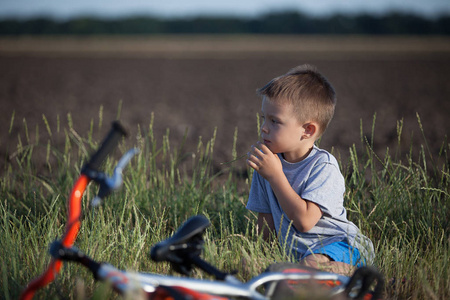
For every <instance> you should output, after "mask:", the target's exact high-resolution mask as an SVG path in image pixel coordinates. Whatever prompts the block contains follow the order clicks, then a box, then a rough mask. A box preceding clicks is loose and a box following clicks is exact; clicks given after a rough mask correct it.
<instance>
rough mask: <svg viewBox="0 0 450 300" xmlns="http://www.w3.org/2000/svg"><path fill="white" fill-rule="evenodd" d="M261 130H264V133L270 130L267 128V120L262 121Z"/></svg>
mask: <svg viewBox="0 0 450 300" xmlns="http://www.w3.org/2000/svg"><path fill="white" fill-rule="evenodd" d="M261 132H264V133H268V132H269V131H268V129H267V126H266V122H263V123H262V125H261Z"/></svg>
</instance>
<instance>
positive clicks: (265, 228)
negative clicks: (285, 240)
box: [257, 213, 275, 241]
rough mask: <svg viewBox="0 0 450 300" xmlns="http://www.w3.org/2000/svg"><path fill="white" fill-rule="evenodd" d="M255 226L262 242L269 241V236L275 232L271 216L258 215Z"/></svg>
mask: <svg viewBox="0 0 450 300" xmlns="http://www.w3.org/2000/svg"><path fill="white" fill-rule="evenodd" d="M257 225H258V229H257V230H258V235H259V234H262V238H263V240H265V241H270V240H271V239H270V238H271V235H272V234H274V232H275V224H274V223H273V217H272V214H267V213H258V220H257Z"/></svg>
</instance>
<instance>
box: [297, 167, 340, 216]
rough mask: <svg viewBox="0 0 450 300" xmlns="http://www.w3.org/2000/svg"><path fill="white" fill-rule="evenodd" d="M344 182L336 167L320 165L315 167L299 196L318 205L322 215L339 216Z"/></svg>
mask: <svg viewBox="0 0 450 300" xmlns="http://www.w3.org/2000/svg"><path fill="white" fill-rule="evenodd" d="M344 192H345V181H344V177H343V176H342V174H341V172H340V171H339V169H338V168H337V166H336V165H334V164H330V163H320V164H318V165H317V166H315V168H314V170H313V171H312V172H311V174H310V177H309V178H308V180H307V182H306V185H305V189H304V190H303V192H302V194H301V195H300V196H301V197H302V198H303V199H305V200H308V201H311V202H314V203H316V204H317V205H319V207H320V209H321V210H322V212H323V213H324V214H328V215H330V216H339V215H341V214H342V213H343V209H344V207H343V204H344Z"/></svg>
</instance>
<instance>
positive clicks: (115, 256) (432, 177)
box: [0, 36, 450, 299]
mask: <svg viewBox="0 0 450 300" xmlns="http://www.w3.org/2000/svg"><path fill="white" fill-rule="evenodd" d="M449 62H450V39H449V38H444V37H423V38H417V37H392V36H391V37H375V36H372V37H361V36H346V37H337V36H332V37H331V36H330V37H327V36H258V37H257V36H170V37H166V36H160V37H158V36H152V37H126V38H124V37H116V38H111V37H83V38H81V37H80V38H76V37H72V38H64V37H53V38H52V37H46V38H31V37H21V38H1V39H0V70H1V72H0V101H1V102H0V104H1V107H2V118H0V126H1V127H0V128H1V130H0V155H1V160H0V164H1V165H0V172H1V173H2V176H1V181H0V183H1V202H0V214H1V215H2V217H1V218H0V220H1V221H2V222H3V223H2V225H1V226H0V236H2V237H4V238H2V239H0V252H1V253H11V255H9V256H7V257H5V258H4V260H3V261H1V276H0V298H2V297H4V298H5V299H10V298H12V299H15V298H17V296H18V293H19V292H20V291H21V290H22V289H23V287H24V286H25V284H26V283H27V282H28V281H29V279H30V278H33V277H34V276H37V274H39V273H40V272H41V271H42V269H43V268H44V267H45V265H46V262H47V261H48V259H49V257H48V254H47V251H46V249H47V247H48V244H49V241H51V240H53V239H54V238H55V237H56V236H60V234H61V230H62V229H63V227H62V224H63V223H64V220H65V214H64V212H65V211H66V210H65V208H64V201H62V198H65V197H66V196H65V195H67V191H68V190H69V189H70V187H71V184H72V182H73V180H74V176H76V175H77V174H78V172H79V167H80V165H81V158H85V157H86V155H87V152H88V151H89V150H90V149H93V148H94V147H95V143H96V141H98V140H100V138H102V137H103V136H104V134H105V133H106V131H107V130H108V129H109V123H110V122H111V121H113V120H114V119H116V118H117V117H118V116H119V119H120V120H121V121H122V122H123V123H125V124H127V125H128V128H129V130H130V132H131V138H130V139H129V143H130V144H132V145H136V144H137V145H140V146H142V149H143V152H142V153H141V154H140V155H139V156H138V158H137V159H136V160H135V161H134V162H133V167H132V168H128V169H127V171H126V172H127V174H126V179H125V188H124V189H123V190H122V191H121V192H120V193H118V194H116V195H115V196H112V197H111V199H108V203H107V205H104V206H102V207H101V209H100V210H99V211H98V212H96V213H95V214H90V213H86V215H85V219H84V225H83V228H87V230H88V231H89V234H85V233H86V232H84V233H82V234H80V237H79V239H78V240H77V245H78V246H79V247H80V249H86V250H89V252H90V254H91V255H92V256H93V257H95V258H96V259H98V260H102V261H108V262H110V263H112V264H113V265H116V266H118V267H121V268H130V269H134V270H145V271H150V272H151V271H153V272H157V273H162V274H166V273H168V272H169V270H168V269H167V266H160V265H156V264H154V263H153V262H151V261H150V259H149V258H148V255H147V252H148V249H149V248H150V247H151V245H152V244H154V243H155V242H156V241H160V240H162V239H164V238H165V237H167V236H168V235H170V234H171V233H172V231H173V229H174V228H176V226H177V225H179V223H180V222H181V221H182V220H184V219H186V218H187V217H188V216H191V215H193V214H195V213H205V214H206V215H208V216H209V217H210V218H211V219H212V223H213V225H214V228H213V229H212V230H211V231H210V235H208V237H207V240H206V243H205V245H207V246H206V249H205V250H206V251H205V254H204V255H205V257H206V259H207V260H208V261H211V262H212V263H213V264H215V265H217V266H218V267H219V268H224V269H226V270H235V269H237V270H239V271H240V272H239V276H242V277H243V278H244V279H248V277H250V276H254V275H256V274H259V273H260V272H262V271H263V270H264V268H265V267H266V266H267V265H268V264H269V263H272V262H273V261H282V260H285V259H286V257H284V256H283V254H282V253H280V248H279V247H278V246H277V244H276V243H271V244H265V243H264V244H262V241H261V239H260V238H258V237H257V235H256V232H255V230H254V227H253V226H252V224H253V221H254V220H255V216H254V215H252V214H251V213H249V212H248V211H247V210H246V209H245V206H244V205H245V202H246V199H247V196H248V185H247V184H248V182H245V181H243V180H241V179H242V176H244V177H246V176H247V174H248V173H247V169H246V168H245V164H244V161H243V160H240V161H238V162H236V163H235V164H226V165H223V164H221V162H224V161H229V160H231V159H233V157H235V156H236V155H241V154H244V153H246V152H247V151H248V149H249V147H250V146H251V145H252V144H253V143H254V142H255V141H256V140H257V138H258V134H257V118H256V114H257V113H258V112H259V110H260V99H258V97H257V96H256V94H255V90H256V89H257V88H258V87H261V86H263V85H264V84H265V83H266V82H267V81H268V80H270V79H272V78H273V77H275V76H278V75H280V74H283V73H285V72H286V71H287V70H289V69H290V68H291V67H294V66H296V65H298V64H303V63H310V64H314V65H316V66H317V67H318V68H319V70H320V71H321V72H323V73H324V74H325V76H326V77H328V79H329V80H330V81H331V82H332V83H333V85H334V86H335V88H336V90H337V93H338V106H337V110H336V114H335V118H334V120H333V121H332V123H331V126H330V128H329V129H328V131H327V132H326V134H325V136H324V137H323V139H322V141H321V142H320V146H321V147H323V148H325V149H328V150H332V151H334V153H335V154H336V156H338V159H339V158H340V159H339V161H340V162H341V163H342V167H343V173H344V175H345V177H346V186H347V192H346V195H345V197H346V198H345V199H346V203H345V205H346V207H347V208H348V213H349V219H350V220H352V221H353V222H355V223H356V224H357V225H358V226H359V227H360V228H361V230H362V231H363V232H364V233H365V234H367V235H368V236H369V237H370V238H371V239H372V240H373V241H374V244H375V247H376V251H377V258H376V262H375V265H376V266H377V267H378V268H379V269H380V270H381V271H382V272H383V274H384V275H385V276H386V279H387V280H389V281H388V286H387V288H386V291H385V292H386V296H387V297H386V299H428V298H430V299H448V298H449V295H450V280H449V278H450V276H448V275H449V271H448V270H450V267H449V265H448V264H449V262H450V260H449V257H450V248H449V242H450V240H449V239H448V232H449V230H448V228H449V220H450V215H449V213H450V210H449V208H448V206H449V203H450V202H449V188H448V183H449V180H448V176H449V172H448V163H449V161H448V150H449V149H448V148H449V145H450V144H449V143H448V140H447V135H448V129H449V128H450V126H449V125H450V124H449V123H450V121H449V118H448V111H449V109H450V104H449V101H448V95H449V94H450V93H449V92H450V84H449V83H448V78H449V75H450V64H449ZM375 115H376V117H374V116H375ZM152 116H153V117H152ZM374 120H375V122H374ZM400 120H403V121H402V122H401V121H400ZM361 124H362V126H361ZM373 124H375V125H374V126H373ZM215 128H217V129H215ZM236 128H237V132H238V136H237V139H235V138H234V137H235V132H236ZM399 128H401V129H402V130H399ZM167 130H169V132H170V134H169V140H170V147H169V143H168V139H167ZM186 130H187V133H186ZM361 133H362V136H363V137H366V138H367V141H366V140H365V139H364V138H361ZM399 134H400V135H401V138H400V137H399ZM142 135H144V137H143V138H142ZM164 136H165V137H164ZM200 136H202V141H203V145H201V143H199V137H200ZM184 139H185V144H184V148H180V147H181V145H182V144H183V142H182V141H183V140H184ZM235 141H236V149H235V151H233V149H234V142H235ZM208 142H211V143H212V142H214V151H212V150H211V147H210V146H212V145H211V144H209V145H208ZM353 145H355V146H354V147H353ZM442 145H444V147H442V149H443V150H442V151H441V146H442ZM177 146H180V147H177ZM350 148H351V151H349V150H350ZM205 149H206V150H205ZM121 150H123V148H122V149H121ZM374 151H375V152H374ZM212 152H213V155H211V153H212ZM374 153H375V154H376V155H374ZM191 154H192V155H191ZM194 154H195V155H194ZM411 156H412V158H411ZM80 157H81V158H80ZM191 157H192V158H191ZM211 159H212V161H211ZM437 160H443V161H437ZM112 162H113V160H110V161H109V162H108V163H107V165H106V170H111V168H112V166H111V165H112ZM180 162H182V163H180ZM183 162H186V164H184V163H183ZM211 165H212V167H211ZM189 167H191V169H189ZM219 170H223V172H219V173H217V172H218V171H219ZM229 170H231V171H233V172H234V174H233V173H230V172H228V171H229ZM378 171H379V172H378ZM185 175H187V176H186V177H185ZM222 183H223V184H222ZM236 183H244V184H243V185H240V186H238V185H236ZM245 183H247V184H245ZM238 187H239V188H238ZM93 189H95V187H92V188H90V190H89V191H88V192H87V194H88V195H87V197H86V198H87V199H90V197H89V196H91V195H92V194H93V193H94V190H93ZM103 209H104V210H103ZM124 216H127V217H125V218H124ZM155 220H158V221H157V222H155ZM30 229H31V230H30ZM18 247H19V249H20V250H21V251H18V250H17V249H18ZM262 247H264V248H262ZM265 247H268V248H265ZM102 249H108V251H103V250H102ZM144 249H145V250H144ZM124 251H126V252H124ZM124 253H125V255H124ZM242 257H244V258H245V259H247V260H248V261H249V262H250V263H249V264H248V265H243V264H242V261H241V258H242ZM73 267H74V268H75V266H73ZM70 268H72V267H70ZM85 275H86V276H85ZM73 276H75V277H76V280H74V277H73ZM79 278H82V279H80V280H81V281H80V280H79ZM88 278H90V277H88V276H87V274H86V273H85V272H82V271H80V269H68V270H67V271H65V272H64V273H63V275H62V277H61V279H60V281H59V282H58V284H54V285H51V286H50V287H49V289H46V290H44V291H42V292H41V294H40V297H41V298H42V299H44V298H54V297H55V296H56V295H68V296H67V297H68V298H71V299H75V298H76V299H80V298H84V297H83V296H82V295H83V293H84V292H83V293H81V292H80V291H79V289H78V285H79V284H81V283H82V285H83V284H86V292H87V293H89V294H90V295H91V294H92V293H94V290H96V288H97V286H96V285H94V283H93V282H92V278H90V279H88ZM391 279H392V280H391ZM80 282H81V283H80ZM75 286H76V288H75ZM2 289H3V290H2ZM80 290H81V291H84V288H80ZM49 295H50V296H49ZM97 298H98V299H103V298H105V297H104V296H102V295H100V296H99V297H97ZM93 299H96V298H95V297H94V298H93Z"/></svg>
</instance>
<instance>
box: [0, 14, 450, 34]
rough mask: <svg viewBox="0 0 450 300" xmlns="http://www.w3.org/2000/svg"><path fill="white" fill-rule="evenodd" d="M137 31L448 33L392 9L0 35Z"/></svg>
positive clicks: (18, 24) (42, 25)
mask: <svg viewBox="0 0 450 300" xmlns="http://www.w3.org/2000/svg"><path fill="white" fill-rule="evenodd" d="M130 34H134V35H138V34H368V35H427V34H436V35H449V34H450V15H443V16H440V17H438V18H435V19H430V18H425V17H421V16H418V15H414V14H406V13H397V12H392V13H389V14H385V15H380V16H374V15H369V14H360V15H353V16H351V15H342V14H336V15H331V16H327V17H312V16H308V15H306V14H303V13H301V12H279V13H270V14H265V15H262V16H259V17H256V18H250V17H249V18H242V17H231V16H230V17H208V16H201V17H200V16H199V17H192V18H173V19H163V18H157V17H152V16H131V17H124V18H118V19H103V18H96V17H77V18H73V19H70V20H64V21H58V20H54V19H51V18H45V17H40V18H33V19H26V20H17V19H3V20H0V35H130Z"/></svg>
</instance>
